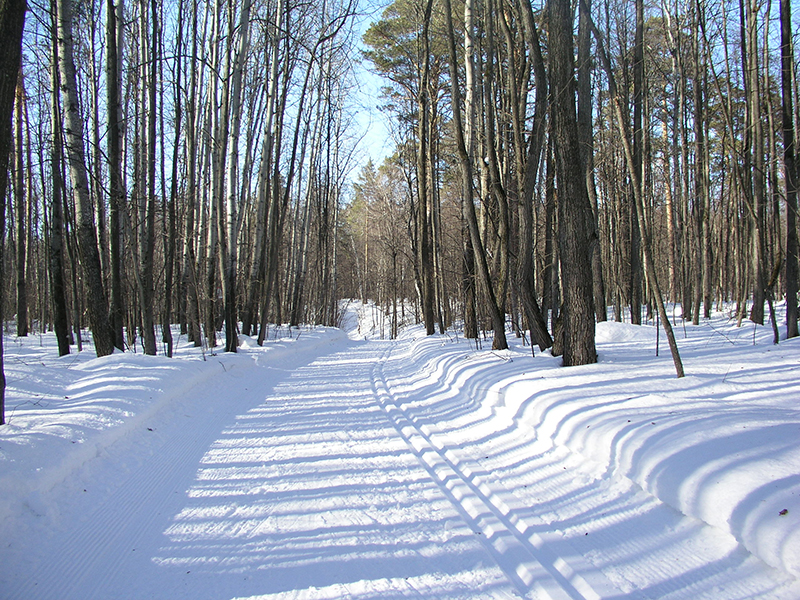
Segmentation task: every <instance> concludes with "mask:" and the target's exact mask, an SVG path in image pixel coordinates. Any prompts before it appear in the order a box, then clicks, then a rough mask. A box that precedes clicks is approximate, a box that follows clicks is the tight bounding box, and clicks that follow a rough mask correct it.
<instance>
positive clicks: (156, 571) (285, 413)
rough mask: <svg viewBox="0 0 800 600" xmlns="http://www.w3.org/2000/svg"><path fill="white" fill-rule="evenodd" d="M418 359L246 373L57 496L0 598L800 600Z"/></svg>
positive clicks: (356, 360) (500, 397)
mask: <svg viewBox="0 0 800 600" xmlns="http://www.w3.org/2000/svg"><path fill="white" fill-rule="evenodd" d="M414 344H415V342H414V341H413V340H402V341H395V342H346V343H344V345H342V344H341V343H339V344H338V345H336V346H334V350H333V352H330V353H328V354H324V353H322V351H320V352H319V353H318V354H319V355H318V356H317V357H316V358H314V359H313V360H311V361H310V362H308V364H305V363H306V362H307V361H308V360H309V358H307V355H302V354H298V355H297V356H293V357H290V358H288V359H284V360H282V361H280V362H279V364H278V365H277V366H278V367H279V368H275V367H265V366H264V365H262V364H257V362H253V363H252V364H251V363H244V362H236V363H235V367H236V368H233V369H230V370H229V371H226V373H225V374H224V376H222V377H220V378H219V379H214V380H212V381H211V382H209V383H208V384H206V385H205V387H204V388H203V389H202V390H193V391H192V392H191V395H190V394H187V395H186V397H185V398H179V399H178V400H176V401H175V402H174V403H173V404H172V405H170V406H169V407H168V408H167V409H165V410H163V411H161V412H160V413H159V414H157V415H155V416H153V417H152V418H151V419H150V420H149V421H148V422H147V423H145V425H144V426H147V427H148V428H149V429H151V431H149V432H148V434H147V435H146V436H145V437H144V438H138V437H137V438H133V436H128V437H126V438H124V439H122V440H119V441H118V442H117V443H115V444H113V445H111V446H110V447H108V448H107V449H105V450H104V451H102V452H101V453H100V456H99V460H95V461H91V464H87V465H85V466H84V467H82V468H81V469H80V470H79V471H78V472H76V473H75V476H74V477H72V478H71V479H70V480H69V481H65V482H64V483H62V484H61V485H59V486H57V487H56V489H54V490H53V491H52V493H51V497H49V500H50V502H52V503H53V504H54V505H57V506H56V507H55V508H54V509H53V510H52V511H51V512H50V514H47V515H42V516H41V518H40V525H39V527H38V528H36V529H35V530H31V531H28V530H26V531H12V534H13V536H12V541H11V542H9V543H8V547H7V548H5V547H4V548H2V549H0V561H2V563H3V565H2V566H0V598H2V599H3V600H38V599H41V600H47V599H59V600H70V599H73V598H74V599H75V600H78V599H81V600H92V599H93V598H96V599H105V598H115V599H119V600H122V599H125V598H131V599H144V598H164V599H167V598H170V599H174V598H192V599H193V600H194V599H205V598H208V599H216V598H220V599H222V598H233V597H236V598H240V599H248V600H257V599H258V600H267V599H270V600H285V599H289V598H293V599H306V598H307V599H311V598H313V599H318V600H319V599H328V598H330V599H336V598H359V599H372V598H374V599H378V598H380V599H386V600H391V599H400V598H442V599H465V600H466V599H475V598H497V599H507V598H512V597H524V598H529V599H531V600H601V599H608V600H610V599H622V598H626V599H631V600H640V599H642V600H644V599H648V598H663V599H669V600H701V599H708V600H711V599H715V600H739V599H742V600H744V599H746V598H754V597H757V598H759V599H761V600H789V599H790V598H792V597H794V596H792V590H795V591H796V589H797V588H796V586H793V584H792V581H791V580H790V579H787V578H781V577H780V576H777V575H776V573H775V572H774V571H771V570H770V569H769V568H768V567H766V566H765V565H764V564H763V563H762V562H760V561H759V560H757V559H756V558H754V557H753V556H752V555H751V554H750V553H748V552H746V551H745V550H743V549H742V548H741V547H740V546H739V545H738V544H737V543H736V542H735V540H734V539H733V538H732V537H731V536H728V535H727V534H723V533H721V532H719V531H717V530H715V529H714V528H713V527H710V526H708V525H704V524H702V523H700V522H699V521H697V520H694V519H690V518H688V517H685V516H683V515H682V514H680V513H678V512H677V511H675V510H673V509H671V508H669V507H667V506H666V505H664V504H663V503H661V502H660V501H659V500H657V499H656V498H655V497H654V496H652V495H651V494H649V493H647V492H646V491H644V490H642V489H641V488H640V487H638V486H637V485H636V484H635V483H633V482H632V481H630V480H629V479H627V478H625V477H622V476H620V475H615V474H612V475H609V474H599V473H596V472H595V471H593V469H592V462H591V460H590V457H589V460H587V457H583V456H580V455H579V454H577V453H575V452H572V451H570V450H569V449H567V448H566V447H564V446H559V445H557V444H551V445H549V446H547V445H543V444H542V443H538V442H541V441H540V440H537V439H536V431H535V427H532V426H528V425H526V422H527V421H526V418H527V416H528V412H529V411H530V410H531V406H530V405H529V402H530V401H522V402H521V403H520V404H518V405H514V404H506V400H507V399H506V397H505V395H504V392H503V391H502V386H494V387H490V388H488V389H477V388H475V386H474V385H472V384H471V383H470V374H471V373H473V372H475V371H476V370H478V369H481V368H485V366H486V364H487V363H488V362H490V361H495V362H496V361H497V357H496V356H493V355H492V354H491V353H488V352H484V353H474V352H473V353H471V352H469V350H468V346H466V345H459V344H453V345H450V346H449V347H444V346H443V349H442V351H441V352H440V354H439V358H438V359H437V360H436V361H428V362H425V357H426V355H425V354H424V353H422V354H420V355H419V356H418V355H417V354H415V353H414ZM304 357H305V358H304ZM546 360H547V359H542V361H546ZM265 362H269V359H268V360H267V361H265ZM538 364H544V365H547V364H548V363H546V362H540V363H538ZM514 368H516V367H512V366H510V365H508V366H506V367H505V371H504V368H503V367H500V368H499V369H497V372H498V374H497V375H495V376H494V381H496V382H501V381H502V377H503V376H504V375H503V373H504V372H506V373H508V372H511V371H512V370H513V369H514ZM444 374H447V376H445V375H444ZM481 382H482V383H481V385H486V384H485V378H483V379H481ZM532 449H533V450H532ZM97 483H100V484H102V486H103V487H100V488H99V489H95V487H97V486H96V484H97ZM92 486H94V487H92ZM45 500H47V499H45ZM665 523H666V524H667V526H666V530H665ZM653 540H656V542H654V541H653ZM720 548H723V549H724V551H721V550H720ZM3 587H5V589H3Z"/></svg>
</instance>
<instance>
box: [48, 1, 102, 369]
mask: <svg viewBox="0 0 800 600" xmlns="http://www.w3.org/2000/svg"><path fill="white" fill-rule="evenodd" d="M57 9H58V45H59V50H60V52H59V63H60V72H61V77H62V79H61V86H62V92H63V98H64V102H65V113H66V114H65V120H66V127H65V133H66V146H67V157H68V160H69V168H70V176H71V179H72V190H73V195H74V198H75V207H76V213H77V214H76V220H77V228H78V231H77V237H78V252H79V254H80V258H81V261H80V262H81V267H82V268H83V274H84V280H85V283H86V289H87V298H86V301H87V308H88V312H89V322H90V323H91V326H92V334H93V336H94V344H95V351H96V353H97V356H105V355H107V354H111V353H112V352H113V351H114V337H113V334H112V331H111V325H110V324H109V319H108V303H107V300H106V293H105V286H104V285H103V274H102V272H101V268H100V253H99V252H98V249H97V234H96V231H95V226H94V211H93V208H92V203H91V199H90V198H89V183H88V178H87V175H86V160H85V152H84V146H83V143H84V139H83V120H82V119H81V115H80V111H79V106H78V90H77V82H76V79H75V61H74V59H73V52H72V47H73V39H72V3H71V1H70V0H57Z"/></svg>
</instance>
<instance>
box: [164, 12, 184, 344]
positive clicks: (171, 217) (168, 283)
mask: <svg viewBox="0 0 800 600" xmlns="http://www.w3.org/2000/svg"><path fill="white" fill-rule="evenodd" d="M183 6H184V3H183V0H180V2H179V3H178V40H177V47H178V48H181V47H182V46H183ZM181 65H182V61H181V58H180V56H178V57H176V58H175V97H174V101H175V137H174V139H175V141H174V142H173V146H172V173H171V175H170V192H169V201H167V199H166V198H164V202H165V203H167V202H168V205H167V207H166V210H165V211H164V213H165V214H164V218H165V219H167V224H166V226H165V227H164V254H165V255H166V256H165V261H166V267H165V269H164V314H163V317H162V320H161V339H162V341H163V342H164V344H165V345H166V347H167V356H168V357H170V358H171V357H172V351H173V344H174V341H173V339H172V328H171V327H170V325H171V323H172V295H173V289H172V287H173V275H174V266H175V252H176V247H177V239H176V238H177V227H178V226H177V215H176V207H175V205H176V204H177V202H178V157H179V153H180V141H181V126H182V121H183V103H182V102H181V93H182V90H181V81H182V74H183V70H182V66H181ZM162 164H163V157H162Z"/></svg>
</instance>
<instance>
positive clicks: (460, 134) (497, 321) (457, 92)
mask: <svg viewBox="0 0 800 600" xmlns="http://www.w3.org/2000/svg"><path fill="white" fill-rule="evenodd" d="M445 19H446V21H447V32H448V44H449V53H450V81H451V94H452V101H453V125H454V129H455V133H456V145H457V147H458V156H459V164H460V166H461V185H462V194H463V195H464V206H465V208H466V213H467V225H468V227H469V234H470V241H471V242H472V249H473V252H474V255H475V262H476V263H477V266H478V273H479V275H480V278H481V282H482V283H483V286H484V289H485V291H486V295H487V297H488V309H489V316H490V317H491V319H492V326H493V327H494V339H493V341H492V349H494V350H505V349H506V348H508V342H507V340H506V331H505V318H504V316H503V314H502V312H501V311H500V307H499V305H498V302H497V297H496V296H495V292H494V286H493V284H492V279H491V276H490V274H489V264H488V262H487V260H486V251H485V250H484V247H483V242H482V241H481V237H480V231H479V229H478V215H477V214H476V212H475V202H474V196H473V189H472V186H473V181H472V161H471V160H470V156H469V153H468V152H467V146H466V142H465V137H464V125H463V123H462V119H461V109H460V107H461V89H460V88H459V83H458V62H457V61H458V59H457V57H456V44H455V32H454V29H453V17H452V8H451V5H450V0H445ZM469 68H470V61H469V60H468V61H467V69H469ZM467 127H469V128H471V124H470V123H468V124H467Z"/></svg>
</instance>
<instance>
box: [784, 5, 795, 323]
mask: <svg viewBox="0 0 800 600" xmlns="http://www.w3.org/2000/svg"><path fill="white" fill-rule="evenodd" d="M780 11H781V90H782V92H783V95H782V98H783V167H784V177H785V180H786V337H787V338H792V337H797V335H798V334H797V285H798V267H797V254H798V248H797V246H798V243H797V165H796V164H795V152H794V148H795V145H794V142H795V130H794V104H793V102H792V70H793V67H794V52H793V51H792V18H791V16H792V9H791V0H780Z"/></svg>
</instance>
